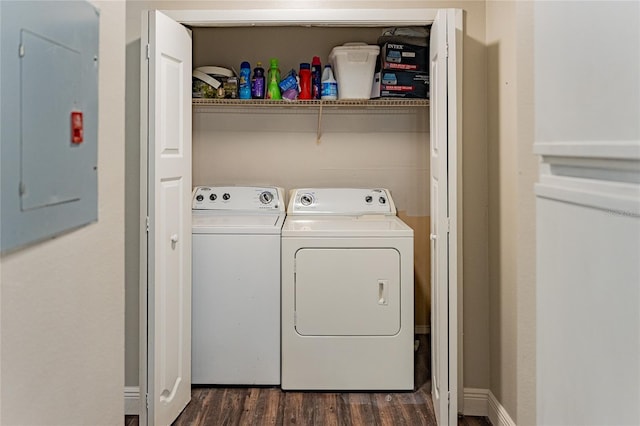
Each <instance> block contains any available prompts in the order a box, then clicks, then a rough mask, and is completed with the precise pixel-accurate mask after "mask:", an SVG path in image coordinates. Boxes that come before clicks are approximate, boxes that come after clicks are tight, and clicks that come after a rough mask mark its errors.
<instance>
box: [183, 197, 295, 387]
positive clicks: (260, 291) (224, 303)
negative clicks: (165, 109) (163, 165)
mask: <svg viewBox="0 0 640 426" xmlns="http://www.w3.org/2000/svg"><path fill="white" fill-rule="evenodd" d="M192 207H193V251H192V258H193V260H192V262H193V277H192V287H193V289H192V353H191V356H192V362H191V382H192V383H194V384H221V385H253V384H259V385H276V384H279V383H280V232H281V229H282V224H283V222H284V217H285V201H284V193H283V190H282V189H281V188H275V187H241V186H238V187H234V186H232V187H213V186H209V187H196V188H195V189H194V191H193V206H192Z"/></svg>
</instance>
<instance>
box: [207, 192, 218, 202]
mask: <svg viewBox="0 0 640 426" xmlns="http://www.w3.org/2000/svg"><path fill="white" fill-rule="evenodd" d="M217 198H218V196H217V195H216V194H211V195H209V199H210V200H211V201H215V200H216V199H217Z"/></svg>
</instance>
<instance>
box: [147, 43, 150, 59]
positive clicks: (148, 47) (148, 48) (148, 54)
mask: <svg viewBox="0 0 640 426" xmlns="http://www.w3.org/2000/svg"><path fill="white" fill-rule="evenodd" d="M147 59H151V46H150V45H148V44H147Z"/></svg>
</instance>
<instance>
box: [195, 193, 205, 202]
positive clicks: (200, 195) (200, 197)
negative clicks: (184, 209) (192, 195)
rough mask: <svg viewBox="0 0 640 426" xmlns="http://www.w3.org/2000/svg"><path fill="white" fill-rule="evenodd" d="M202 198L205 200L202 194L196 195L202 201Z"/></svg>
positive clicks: (197, 199)
mask: <svg viewBox="0 0 640 426" xmlns="http://www.w3.org/2000/svg"><path fill="white" fill-rule="evenodd" d="M202 200H204V197H203V196H202V194H198V195H196V201H202Z"/></svg>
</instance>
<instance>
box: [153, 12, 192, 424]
mask: <svg viewBox="0 0 640 426" xmlns="http://www.w3.org/2000/svg"><path fill="white" fill-rule="evenodd" d="M146 24H147V25H146V27H145V28H143V44H142V49H143V50H146V49H147V44H146V43H148V52H149V53H148V60H147V65H148V66H147V67H146V68H145V67H143V69H142V83H141V84H142V85H143V86H146V87H143V91H144V89H145V88H146V89H147V91H148V99H149V101H148V111H147V120H148V121H147V122H146V123H143V124H142V125H143V126H144V125H145V124H146V125H147V127H146V133H147V135H148V140H147V144H148V146H147V164H148V171H147V172H148V182H147V216H148V224H149V225H148V232H147V291H148V298H147V366H146V372H147V383H146V392H147V393H148V407H147V412H146V414H147V418H146V420H147V424H157V425H161V424H162V425H163V424H170V423H171V422H172V421H173V420H175V418H176V417H177V416H178V415H179V414H180V412H181V411H182V410H183V408H184V407H185V406H186V405H187V404H188V402H189V400H190V398H191V209H190V197H191V104H190V101H191V99H190V96H189V93H190V92H189V90H190V87H191V34H190V31H189V30H187V29H186V28H185V27H183V26H182V25H179V24H177V23H176V22H174V21H172V20H171V19H169V18H168V17H166V16H165V15H163V14H162V13H160V12H157V11H150V12H149V14H148V16H147V19H146ZM143 26H144V25H143ZM145 34H146V36H147V37H146V40H145V38H144V35H145ZM145 41H146V43H145Z"/></svg>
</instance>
